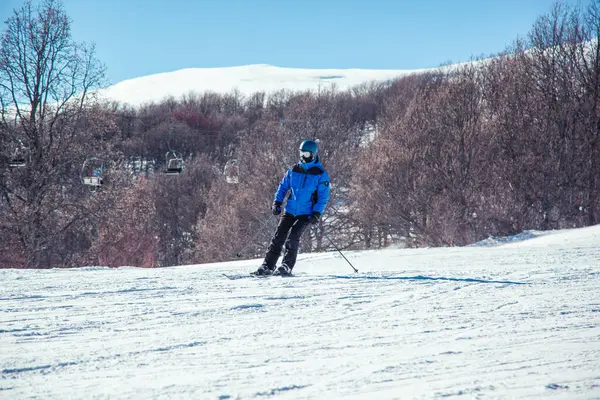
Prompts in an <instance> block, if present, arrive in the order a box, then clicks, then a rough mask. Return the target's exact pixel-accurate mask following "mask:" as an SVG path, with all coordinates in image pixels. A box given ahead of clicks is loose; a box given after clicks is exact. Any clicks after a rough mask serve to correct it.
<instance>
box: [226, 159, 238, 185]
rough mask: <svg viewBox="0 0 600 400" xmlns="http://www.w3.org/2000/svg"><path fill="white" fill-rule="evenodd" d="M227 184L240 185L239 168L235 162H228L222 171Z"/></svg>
mask: <svg viewBox="0 0 600 400" xmlns="http://www.w3.org/2000/svg"><path fill="white" fill-rule="evenodd" d="M223 174H224V175H225V181H226V182H227V183H240V168H239V166H238V161H237V160H229V161H227V163H226V164H225V169H224V170H223Z"/></svg>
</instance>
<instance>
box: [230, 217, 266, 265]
mask: <svg viewBox="0 0 600 400" xmlns="http://www.w3.org/2000/svg"><path fill="white" fill-rule="evenodd" d="M273 217H274V215H273V214H271V216H270V217H269V218H267V219H265V221H264V222H263V223H262V224H261V225H260V228H258V229H257V230H256V232H255V233H254V235H252V237H251V238H250V239H249V240H248V242H247V243H246V245H245V246H244V247H242V248H241V249H240V250H239V251H238V252H237V253H236V254H235V256H236V257H237V258H240V257H241V256H242V252H243V251H244V250H246V249H247V248H248V246H250V244H251V243H252V242H253V241H254V239H256V236H258V234H259V233H261V232H262V230H263V229H264V228H265V226H267V224H268V223H269V222H270V221H271V220H272V219H273Z"/></svg>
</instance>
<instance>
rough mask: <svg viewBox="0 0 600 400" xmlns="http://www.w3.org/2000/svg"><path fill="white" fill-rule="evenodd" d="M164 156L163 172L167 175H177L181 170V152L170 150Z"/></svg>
mask: <svg viewBox="0 0 600 400" xmlns="http://www.w3.org/2000/svg"><path fill="white" fill-rule="evenodd" d="M165 158H166V169H165V173H166V174H167V175H177V174H180V173H181V171H183V158H182V157H181V154H180V153H178V152H176V151H173V150H170V151H168V152H167V154H166V155H165Z"/></svg>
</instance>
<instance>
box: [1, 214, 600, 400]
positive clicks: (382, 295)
mask: <svg viewBox="0 0 600 400" xmlns="http://www.w3.org/2000/svg"><path fill="white" fill-rule="evenodd" d="M599 235H600V226H594V227H590V228H585V229H576V230H568V231H555V232H546V233H545V234H543V235H524V236H522V238H523V237H532V238H531V239H529V240H523V241H520V242H514V241H512V243H507V244H504V245H502V244H500V245H497V243H495V244H494V245H493V246H482V245H481V244H480V245H479V246H474V247H463V248H437V249H416V250H408V249H405V250H382V251H356V252H347V253H346V256H347V257H348V258H349V260H350V261H351V262H352V263H353V264H354V265H355V266H356V267H357V268H358V269H359V273H358V274H354V273H353V272H352V269H351V268H350V267H349V266H348V264H346V262H345V261H344V260H343V259H342V258H341V257H340V255H339V254H337V253H321V254H306V255H303V256H301V258H300V260H299V262H298V264H297V266H296V270H295V273H296V277H293V278H280V277H272V278H266V279H259V278H246V272H248V271H250V270H253V269H255V268H256V266H257V265H258V261H257V260H247V261H239V262H229V263H222V264H207V265H195V266H182V267H174V268H165V269H137V268H131V267H129V268H119V269H108V268H94V267H89V268H80V269H71V270H59V269H55V270H1V271H0V279H1V281H2V283H3V284H2V286H1V287H0V354H1V356H0V371H1V375H0V377H1V378H0V398H2V399H23V398H44V399H68V398H77V399H80V398H98V399H103V398H118V399H148V398H161V399H163V398H164V399H168V398H178V399H180V398H184V399H185V398H191V399H217V400H224V399H268V398H277V399H279V398H281V399H338V398H343V399H441V398H447V397H459V396H461V397H462V398H478V399H480V398H481V399H488V398H492V399H503V398H510V399H515V398H518V399H600V248H599V243H600V241H599ZM224 273H226V274H231V275H234V276H235V277H239V278H240V279H235V280H230V279H228V278H227V277H225V276H223V275H222V274H224Z"/></svg>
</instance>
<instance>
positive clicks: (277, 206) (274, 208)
mask: <svg viewBox="0 0 600 400" xmlns="http://www.w3.org/2000/svg"><path fill="white" fill-rule="evenodd" d="M271 210H272V211H273V215H279V214H281V203H280V202H278V201H276V202H274V203H273V206H272V207H271Z"/></svg>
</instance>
